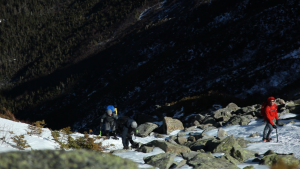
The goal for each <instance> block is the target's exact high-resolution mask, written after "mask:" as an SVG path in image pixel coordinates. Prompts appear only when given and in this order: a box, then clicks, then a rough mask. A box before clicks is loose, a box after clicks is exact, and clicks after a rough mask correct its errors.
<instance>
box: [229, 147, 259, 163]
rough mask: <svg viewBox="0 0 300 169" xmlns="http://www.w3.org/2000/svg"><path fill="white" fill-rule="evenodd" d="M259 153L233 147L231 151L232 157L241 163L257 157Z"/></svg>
mask: <svg viewBox="0 0 300 169" xmlns="http://www.w3.org/2000/svg"><path fill="white" fill-rule="evenodd" d="M256 153H257V152H255V151H251V150H247V149H243V148H241V147H240V146H233V148H232V150H231V156H232V157H234V158H235V159H237V160H238V161H239V162H244V161H246V160H247V159H248V158H251V157H255V154H256Z"/></svg>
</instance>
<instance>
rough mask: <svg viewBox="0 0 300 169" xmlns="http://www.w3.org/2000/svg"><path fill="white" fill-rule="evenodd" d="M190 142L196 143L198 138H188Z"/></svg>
mask: <svg viewBox="0 0 300 169" xmlns="http://www.w3.org/2000/svg"><path fill="white" fill-rule="evenodd" d="M188 141H191V142H195V141H196V138H195V137H194V136H190V137H188Z"/></svg>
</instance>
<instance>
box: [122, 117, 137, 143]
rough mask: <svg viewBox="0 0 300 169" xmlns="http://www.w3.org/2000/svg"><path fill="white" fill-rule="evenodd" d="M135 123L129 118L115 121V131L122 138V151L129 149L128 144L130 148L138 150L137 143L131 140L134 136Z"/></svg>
mask: <svg viewBox="0 0 300 169" xmlns="http://www.w3.org/2000/svg"><path fill="white" fill-rule="evenodd" d="M136 128H137V123H136V121H134V120H133V119H130V118H129V117H126V116H123V117H120V118H119V119H118V120H117V130H118V133H120V135H121V137H122V143H123V149H129V142H130V143H131V147H132V148H138V143H135V142H134V141H133V140H132V135H133V134H134V135H136Z"/></svg>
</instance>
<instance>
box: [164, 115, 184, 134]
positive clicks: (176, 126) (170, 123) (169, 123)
mask: <svg viewBox="0 0 300 169" xmlns="http://www.w3.org/2000/svg"><path fill="white" fill-rule="evenodd" d="M163 126H164V127H163V129H164V133H165V134H170V133H171V132H172V131H174V130H184V127H183V124H182V122H181V121H180V120H177V119H172V118H171V117H164V121H163Z"/></svg>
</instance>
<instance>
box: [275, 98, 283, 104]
mask: <svg viewBox="0 0 300 169" xmlns="http://www.w3.org/2000/svg"><path fill="white" fill-rule="evenodd" d="M276 101H277V103H279V104H285V101H284V100H283V99H280V98H278V99H276Z"/></svg>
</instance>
